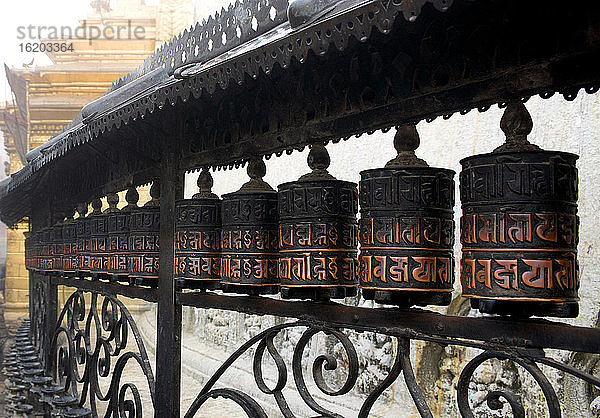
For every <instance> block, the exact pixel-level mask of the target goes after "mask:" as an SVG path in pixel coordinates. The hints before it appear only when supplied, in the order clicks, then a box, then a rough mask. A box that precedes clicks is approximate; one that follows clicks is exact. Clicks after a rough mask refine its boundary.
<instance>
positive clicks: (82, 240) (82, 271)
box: [75, 200, 102, 277]
mask: <svg viewBox="0 0 600 418" xmlns="http://www.w3.org/2000/svg"><path fill="white" fill-rule="evenodd" d="M94 202H95V203H93V204H95V205H96V206H98V204H99V207H102V202H100V200H96V201H94ZM98 210H99V209H98ZM87 211H88V206H87V204H85V203H82V204H81V205H79V206H78V207H77V212H78V213H79V217H78V218H77V221H76V223H75V234H76V235H77V244H76V250H75V251H76V253H77V269H76V270H75V274H76V275H77V276H79V277H83V276H86V275H88V274H90V249H91V245H92V243H91V239H92V236H91V230H90V217H91V215H90V216H87V217H86V215H87Z"/></svg>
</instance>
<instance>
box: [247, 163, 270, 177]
mask: <svg viewBox="0 0 600 418" xmlns="http://www.w3.org/2000/svg"><path fill="white" fill-rule="evenodd" d="M246 172H247V173H248V177H250V178H251V179H262V178H263V177H264V176H265V174H267V166H266V165H265V162H264V161H263V160H262V158H252V159H251V160H250V162H249V163H248V168H247V170H246Z"/></svg>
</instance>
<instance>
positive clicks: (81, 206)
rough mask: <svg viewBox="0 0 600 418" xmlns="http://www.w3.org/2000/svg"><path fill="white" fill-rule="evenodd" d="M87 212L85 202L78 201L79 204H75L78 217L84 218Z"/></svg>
mask: <svg viewBox="0 0 600 418" xmlns="http://www.w3.org/2000/svg"><path fill="white" fill-rule="evenodd" d="M87 212H88V205H87V203H80V204H79V205H77V213H78V214H79V217H80V218H85V215H87Z"/></svg>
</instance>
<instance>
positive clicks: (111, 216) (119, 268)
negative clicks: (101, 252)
mask: <svg viewBox="0 0 600 418" xmlns="http://www.w3.org/2000/svg"><path fill="white" fill-rule="evenodd" d="M117 199H118V195H117ZM139 199H140V196H139V194H138V192H137V190H136V189H135V187H130V188H129V189H127V193H126V195H125V200H126V201H127V206H125V207H124V208H123V209H121V210H119V209H117V208H116V207H115V209H113V210H111V211H110V212H109V213H108V220H107V225H106V230H107V244H106V246H107V248H106V250H107V253H108V274H109V275H110V279H111V280H114V281H120V280H127V279H128V278H129V275H128V270H127V257H128V255H129V250H128V245H129V242H128V241H129V221H130V214H131V211H132V210H133V209H135V208H137V202H138V200H139Z"/></svg>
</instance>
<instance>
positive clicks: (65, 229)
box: [61, 214, 77, 276]
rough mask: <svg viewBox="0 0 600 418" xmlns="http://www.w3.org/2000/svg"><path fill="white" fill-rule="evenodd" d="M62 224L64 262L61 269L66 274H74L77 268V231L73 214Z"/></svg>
mask: <svg viewBox="0 0 600 418" xmlns="http://www.w3.org/2000/svg"><path fill="white" fill-rule="evenodd" d="M69 215H70V216H69V217H68V218H67V220H66V221H65V222H63V224H62V233H61V234H62V262H61V270H62V273H63V274H64V275H67V276H72V275H73V274H75V270H76V268H77V256H76V251H75V250H76V245H77V231H76V224H77V222H76V220H75V219H73V216H72V214H69Z"/></svg>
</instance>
